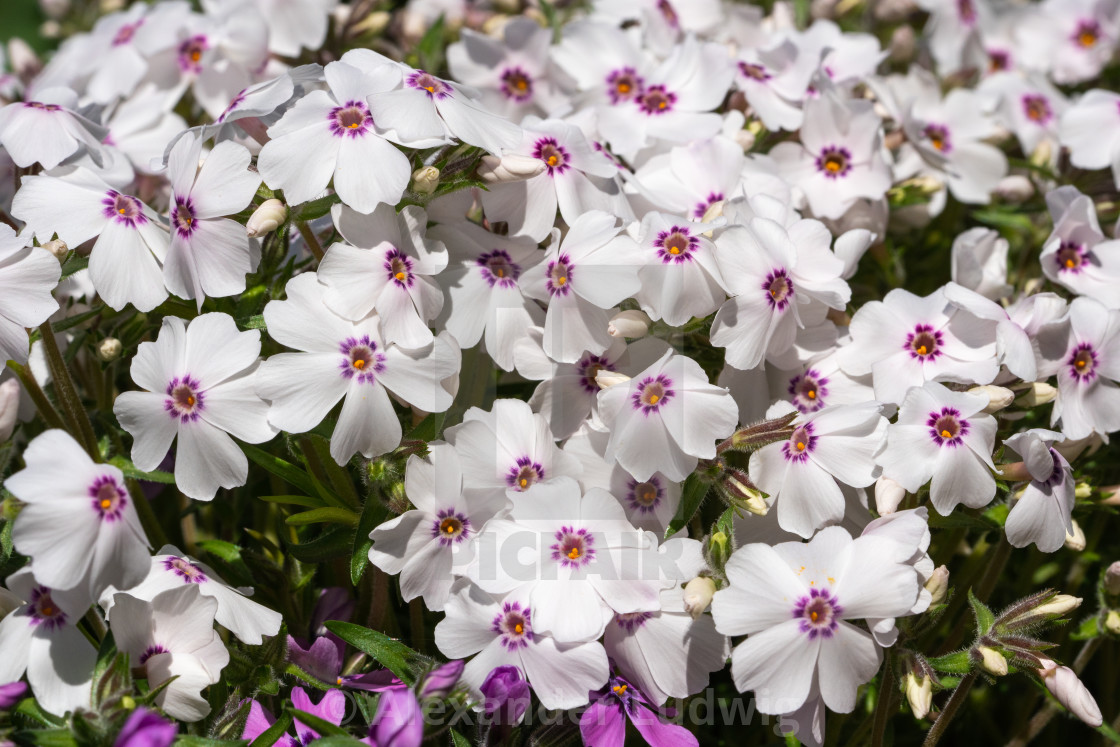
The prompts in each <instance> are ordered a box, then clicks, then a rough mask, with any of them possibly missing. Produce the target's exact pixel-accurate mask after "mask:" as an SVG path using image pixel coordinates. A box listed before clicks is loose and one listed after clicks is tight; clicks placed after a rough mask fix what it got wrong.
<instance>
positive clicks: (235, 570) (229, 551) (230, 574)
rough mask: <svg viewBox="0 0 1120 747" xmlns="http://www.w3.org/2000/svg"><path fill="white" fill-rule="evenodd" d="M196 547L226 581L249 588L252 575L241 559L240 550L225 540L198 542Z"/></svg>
mask: <svg viewBox="0 0 1120 747" xmlns="http://www.w3.org/2000/svg"><path fill="white" fill-rule="evenodd" d="M198 547H199V549H200V550H202V551H203V552H205V553H207V554H208V555H209V556H210V559H211V560H212V561H217V562H215V563H214V565H217V566H219V570H220V571H223V573H222V575H223V576H225V577H226V579H227V580H230V581H236V582H237V583H239V584H243V585H245V586H250V585H252V583H253V573H252V571H250V570H249V566H247V565H246V564H245V559H244V558H242V557H241V548H240V547H239V546H237V545H235V544H233V543H232V542H226V541H225V540H200V541H199V542H198Z"/></svg>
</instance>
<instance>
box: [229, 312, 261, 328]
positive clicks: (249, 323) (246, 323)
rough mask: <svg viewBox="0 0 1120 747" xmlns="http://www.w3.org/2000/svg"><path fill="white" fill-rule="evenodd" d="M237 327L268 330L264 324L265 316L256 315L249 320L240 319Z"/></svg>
mask: <svg viewBox="0 0 1120 747" xmlns="http://www.w3.org/2000/svg"><path fill="white" fill-rule="evenodd" d="M237 326H238V327H240V328H241V329H268V327H267V326H265V323H264V314H254V315H253V316H251V317H249V318H248V319H239V320H238V321H237Z"/></svg>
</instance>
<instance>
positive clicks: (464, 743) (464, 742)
mask: <svg viewBox="0 0 1120 747" xmlns="http://www.w3.org/2000/svg"><path fill="white" fill-rule="evenodd" d="M451 743H452V744H453V745H455V747H474V746H473V745H472V744H471V740H469V739H467V738H466V737H464V736H463V735H462V734H460V733H459V732H457V731H455V730H454V729H452V730H451Z"/></svg>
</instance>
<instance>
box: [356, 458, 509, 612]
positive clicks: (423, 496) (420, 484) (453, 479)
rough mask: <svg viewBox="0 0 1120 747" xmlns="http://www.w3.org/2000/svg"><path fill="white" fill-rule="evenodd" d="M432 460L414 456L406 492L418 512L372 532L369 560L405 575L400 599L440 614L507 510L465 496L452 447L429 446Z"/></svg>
mask: <svg viewBox="0 0 1120 747" xmlns="http://www.w3.org/2000/svg"><path fill="white" fill-rule="evenodd" d="M428 448H429V457H428V458H427V459H421V458H420V457H418V456H415V455H413V456H411V457H409V460H408V465H407V467H406V468H405V477H404V481H405V492H406V493H407V494H408V500H409V501H410V502H411V503H412V505H413V506H415V507H416V508H415V509H413V510H411V511H406V512H405V513H403V514H401V515H400V516H397V517H396V518H394V519H391V520H389V521H387V522H385V523H384V524H382V525H380V526H379V527H377V528H376V529H374V530H373V531H372V532H371V533H370V539H372V540H373V547H372V548H371V549H370V551H369V560H370V562H371V563H373V564H374V565H375V566H377V567H378V568H380V569H381V570H383V571H385V572H386V573H389V574H393V575H396V574H398V573H399V574H401V596H402V598H404V600H405V601H410V600H412V599H415V598H416V597H418V596H423V597H424V606H426V607H427V608H428V609H430V610H441V609H443V606H444V604H445V603H446V602H447V596H448V594H449V592H450V591H451V584H452V582H453V581H454V580H455V576H456V575H458V574H461V573H462V572H463V571H464V570H465V568H466V565H467V560H469V558H470V556H471V554H472V548H473V545H474V543H475V540H476V538H477V536H478V533H479V532H480V531H482V528H483V526H484V525H485V524H486V522H488V521H489V520H490V519H492V518H494V516H495V515H497V514H498V513H499V512H500V511H502V510H503V509H505V507H506V504H507V503H508V502H509V501H508V499H507V498H506V497H505V496H504V495H502V494H495V493H490V492H481V493H479V492H472V493H464V491H463V471H462V469H460V466H459V456H458V454H456V452H455V448H454V447H453V446H451V445H450V444H446V443H439V442H433V443H431V444H429V447H428Z"/></svg>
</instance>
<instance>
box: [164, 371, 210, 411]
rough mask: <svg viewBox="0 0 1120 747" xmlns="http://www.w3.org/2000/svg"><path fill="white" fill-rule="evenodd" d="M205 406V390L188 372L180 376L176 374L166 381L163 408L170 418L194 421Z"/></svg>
mask: <svg viewBox="0 0 1120 747" xmlns="http://www.w3.org/2000/svg"><path fill="white" fill-rule="evenodd" d="M205 408H206V392H204V391H202V388H201V386H200V385H199V383H198V380H197V379H194V378H192V377H191V375H190V374H186V375H184V376H183V377H182V378H180V377H178V376H176V377H175V378H174V379H172V380H171V382H170V383H168V385H167V399H165V400H164V401H163V409H164V410H166V411H167V414H168V415H170V416H171V417H172V418H177V419H178V420H179V422H180V423H187V422H194V421H196V420H198V414H199V413H200V412H202V411H203V410H204V409H205Z"/></svg>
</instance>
